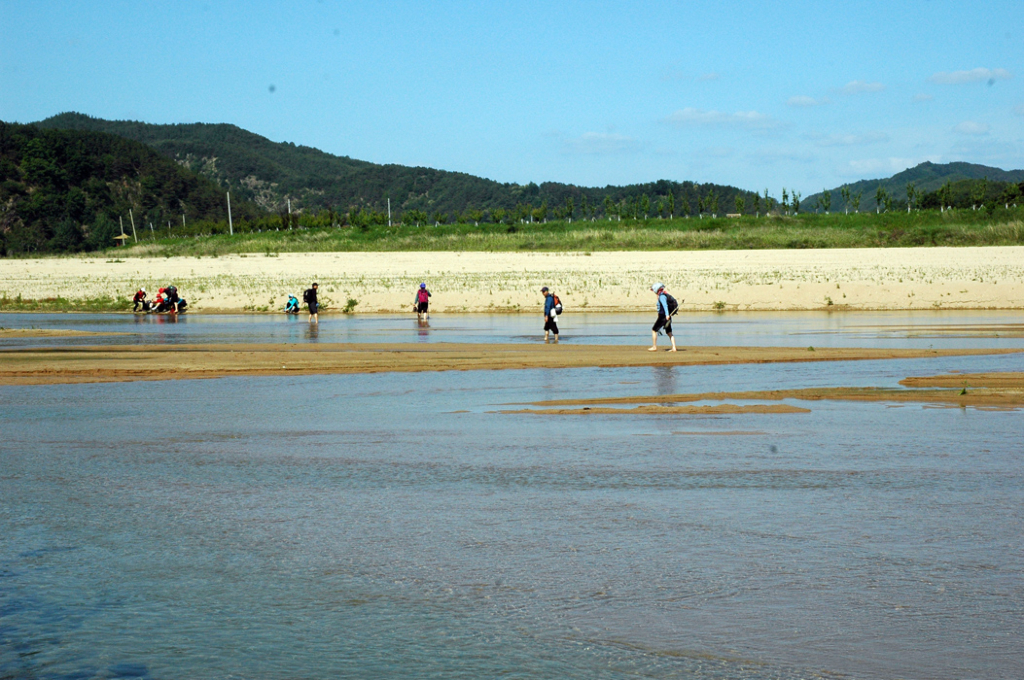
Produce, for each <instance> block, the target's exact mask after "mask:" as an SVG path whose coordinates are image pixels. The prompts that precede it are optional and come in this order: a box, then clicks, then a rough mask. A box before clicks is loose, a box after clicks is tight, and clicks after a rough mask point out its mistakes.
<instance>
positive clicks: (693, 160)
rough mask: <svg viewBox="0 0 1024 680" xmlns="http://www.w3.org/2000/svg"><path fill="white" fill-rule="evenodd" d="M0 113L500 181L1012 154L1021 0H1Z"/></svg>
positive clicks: (797, 173) (805, 183) (735, 174)
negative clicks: (74, 117) (171, 130)
mask: <svg viewBox="0 0 1024 680" xmlns="http://www.w3.org/2000/svg"><path fill="white" fill-rule="evenodd" d="M0 17H2V19H0V120H5V121H8V122H23V123H24V122H31V121H36V120H40V119H42V118H46V117H48V116H51V115H54V114H56V113H60V112H63V111H79V112H82V113H86V114H89V115H92V116H98V117H102V118H110V119H131V120H141V121H146V122H150V123H191V122H208V123H218V122H226V123H234V124H236V125H238V126H240V127H242V128H245V129H247V130H251V131H253V132H256V133H258V134H261V135H264V136H266V137H268V138H270V139H272V140H274V141H290V142H294V143H296V144H304V145H307V146H312V147H316V148H319V149H323V150H324V151H327V152H330V153H334V154H339V155H347V156H351V157H353V158H359V159H363V160H369V161H374V162H378V163H399V164H402V165H424V166H429V167H434V168H440V169H445V170H456V171H461V172H468V173H471V174H474V175H480V176H484V177H488V178H491V179H496V180H499V181H502V182H517V183H525V182H529V181H536V182H542V181H549V180H551V181H562V182H572V183H576V184H583V185H588V186H604V185H606V184H627V183H636V182H645V181H652V180H656V179H662V178H665V179H672V180H679V181H682V180H693V181H697V182H718V183H723V184H732V185H736V186H740V187H743V188H747V189H752V190H757V189H762V190H763V189H764V188H765V187H767V188H769V189H770V190H771V192H772V193H773V194H776V193H778V192H779V191H780V189H781V188H782V187H783V186H785V187H789V188H796V189H798V190H800V191H802V192H803V193H804V194H805V195H806V194H809V193H813V192H815V191H819V190H821V189H822V188H823V187H833V186H837V185H839V184H841V183H843V182H847V181H854V180H857V179H866V178H874V177H883V176H889V175H891V174H893V173H895V172H898V171H899V170H902V169H904V168H906V167H909V166H912V165H915V164H917V163H919V162H921V161H924V160H931V161H935V162H948V161H960V160H962V161H970V162H976V163H983V164H987V165H994V166H997V167H1001V168H1004V169H1018V168H1024V2H1021V0H1012V1H986V0H979V1H976V2H971V3H966V2H963V1H962V0H961V1H957V2H952V1H949V2H947V1H945V0H930V1H926V0H906V1H902V2H901V1H899V0H897V1H895V2H889V3H879V2H844V3H838V2H785V1H782V2H753V1H751V2H642V1H634V2H600V1H598V2H558V1H555V0H549V1H548V2H525V1H524V2H520V1H516V0H507V1H505V2H500V3H499V2H448V1H444V0H439V1H434V2H386V1H380V2H332V1H331V0H321V1H317V0H308V1H307V0H294V1H292V2H260V1H258V0H256V1H249V2H244V3H243V2H217V1H216V0H206V1H202V2H192V1H189V0H185V1H178V2H135V1H132V2H102V1H93V2H47V1H45V0H43V1H39V2H25V1H24V0H18V1H15V0H0Z"/></svg>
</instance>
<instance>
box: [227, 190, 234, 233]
mask: <svg viewBox="0 0 1024 680" xmlns="http://www.w3.org/2000/svg"><path fill="white" fill-rule="evenodd" d="M228 231H229V232H230V233H231V235H232V236H234V235H235V225H234V223H232V222H231V192H230V191H229V192H228Z"/></svg>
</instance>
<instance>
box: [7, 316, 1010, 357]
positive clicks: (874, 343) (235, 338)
mask: <svg viewBox="0 0 1024 680" xmlns="http://www.w3.org/2000/svg"><path fill="white" fill-rule="evenodd" d="M653 323H654V315H653V314H595V313H567V314H563V315H562V316H561V317H559V328H560V331H561V338H562V340H564V341H566V342H574V343H586V344H610V345H614V344H635V343H645V342H649V339H650V329H651V324H653ZM1021 323H1024V319H1022V316H1021V314H1020V313H1019V312H1012V311H975V310H966V311H950V310H942V311H918V312H843V313H827V312H729V313H687V314H680V315H679V316H677V317H676V318H675V323H674V326H675V334H676V341H677V342H678V343H679V344H681V345H725V346H728V345H756V346H772V347H785V346H793V347H804V346H808V345H812V346H816V347H910V348H920V347H1018V346H1020V345H1021V343H1022V339H1021V338H1007V337H997V336H998V335H999V333H998V331H995V330H990V329H987V328H986V329H985V330H982V331H981V332H954V333H951V332H939V331H936V327H941V326H947V327H949V326H953V327H969V326H972V325H973V326H984V327H991V326H998V325H1002V324H1021ZM543 325H544V321H543V317H542V316H541V315H539V314H533V315H531V314H511V315H510V314H434V315H433V316H432V317H431V319H430V321H429V323H428V324H426V325H420V324H419V323H418V322H417V321H416V319H415V316H414V315H411V314H407V315H387V314H366V315H358V314H357V315H351V316H345V315H324V316H322V317H321V320H320V323H319V324H315V325H312V326H311V325H310V324H309V322H308V321H307V315H306V314H302V315H299V316H291V315H285V314H280V315H268V314H231V315H217V314H211V315H204V314H183V315H181V316H179V317H172V316H167V315H153V314H151V315H135V314H12V313H0V327H2V328H43V329H74V330H85V331H93V332H115V333H127V334H128V335H118V336H81V337H64V338H61V337H54V338H2V339H0V348H2V347H28V346H32V347H50V346H63V345H69V344H78V345H80V344H90V345H98V344H144V343H149V344H151V343H160V344H182V343H228V342H231V343H238V342H259V343H264V342H270V343H282V342H287V343H307V342H491V343H519V342H535V341H536V340H537V339H538V337H542V336H543ZM665 340H666V338H664V337H662V341H665Z"/></svg>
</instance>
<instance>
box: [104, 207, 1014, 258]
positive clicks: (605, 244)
mask: <svg viewBox="0 0 1024 680" xmlns="http://www.w3.org/2000/svg"><path fill="white" fill-rule="evenodd" d="M236 229H237V230H238V232H243V233H236V234H235V235H234V236H228V235H226V234H217V235H213V236H200V237H185V238H167V239H160V240H156V241H144V242H140V243H138V244H137V245H132V246H129V247H126V248H120V249H116V250H114V249H112V250H110V251H107V253H106V254H107V256H112V255H114V254H116V255H117V256H151V257H170V256H176V255H180V256H192V257H195V256H207V257H217V256H218V255H226V254H230V253H240V254H247V255H248V256H250V257H275V256H276V255H277V254H278V253H283V252H353V251H355V252H358V251H425V250H438V251H490V252H516V251H548V252H558V251H576V252H582V251H608V250H635V251H646V250H750V249H793V248H873V247H921V246H985V245H1020V244H1024V207H1021V208H1010V209H1008V210H1007V209H1004V208H997V209H993V210H977V211H974V210H956V211H947V212H945V213H942V212H938V211H932V210H929V211H918V212H913V213H909V214H908V213H905V212H893V213H883V214H881V215H878V214H875V213H860V214H851V215H844V214H841V213H840V214H832V215H816V214H802V215H798V216H778V215H773V216H771V217H764V216H762V217H759V218H756V217H753V216H744V217H740V218H726V217H718V218H710V217H705V218H704V219H697V218H694V217H690V218H689V219H682V218H676V219H673V220H666V219H658V218H651V219H647V220H623V221H621V222H618V221H608V220H602V221H597V222H589V221H586V222H581V221H575V222H572V223H568V222H565V221H552V222H548V223H546V224H542V223H534V224H515V225H507V224H490V223H481V224H480V225H479V226H474V225H473V224H471V223H465V224H446V225H440V226H436V227H435V226H425V227H415V226H407V225H395V226H393V227H388V226H386V225H385V226H368V227H352V226H349V227H340V228H310V229H297V230H294V231H273V232H262V233H252V232H249V233H244V229H243V228H241V227H236Z"/></svg>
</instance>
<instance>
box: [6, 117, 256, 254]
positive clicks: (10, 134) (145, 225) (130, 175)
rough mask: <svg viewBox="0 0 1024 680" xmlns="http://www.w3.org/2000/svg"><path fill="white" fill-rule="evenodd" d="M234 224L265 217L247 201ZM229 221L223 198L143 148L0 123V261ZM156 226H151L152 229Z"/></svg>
mask: <svg viewBox="0 0 1024 680" xmlns="http://www.w3.org/2000/svg"><path fill="white" fill-rule="evenodd" d="M232 209H233V216H234V218H235V219H252V218H255V217H257V216H259V215H260V212H261V211H260V210H259V209H258V208H257V207H256V206H255V205H253V204H252V203H248V202H245V201H237V202H236V203H235V204H234V205H233V206H232ZM182 215H185V219H186V220H190V221H207V222H217V221H221V220H226V219H227V206H226V202H225V196H224V192H223V191H222V190H221V189H220V188H218V187H217V185H216V184H214V183H213V182H211V181H209V180H207V179H205V178H203V177H200V176H198V175H196V174H195V173H193V172H191V171H190V170H188V169H187V168H184V167H182V166H181V165H179V164H177V163H175V162H173V161H171V160H169V159H167V158H165V157H164V156H162V155H160V154H158V153H156V152H155V151H154V150H153V149H151V148H149V147H148V146H146V145H145V144H141V143H139V142H135V141H131V140H129V139H125V138H124V137H120V136H117V135H112V134H107V133H103V132H85V131H73V130H55V129H51V130H41V129H39V128H38V127H36V126H34V125H18V124H10V123H4V122H2V121H0V254H7V253H10V254H15V253H34V252H75V251H79V250H95V249H102V248H108V247H110V246H112V245H114V237H115V236H117V235H119V234H120V233H121V226H120V222H119V220H123V223H124V229H125V233H127V234H128V235H131V234H132V231H131V221H132V220H133V219H134V222H135V227H136V231H137V232H142V230H145V232H146V233H148V232H150V231H151V230H152V231H153V232H155V230H157V229H159V230H160V231H161V233H163V232H164V230H165V229H166V224H167V223H168V222H170V223H171V224H173V225H180V223H181V220H182ZM151 225H152V226H151Z"/></svg>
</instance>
